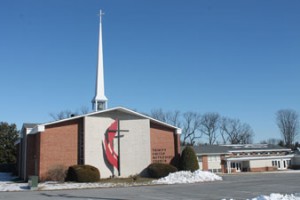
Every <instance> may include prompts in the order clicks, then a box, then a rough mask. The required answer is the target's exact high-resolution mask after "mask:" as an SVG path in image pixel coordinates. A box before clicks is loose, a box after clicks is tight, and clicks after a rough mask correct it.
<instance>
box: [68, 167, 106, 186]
mask: <svg viewBox="0 0 300 200" xmlns="http://www.w3.org/2000/svg"><path fill="white" fill-rule="evenodd" d="M99 180H100V172H99V170H98V169H97V168H96V167H93V166H91V165H73V166H70V167H69V169H68V172H67V177H66V181H74V182H80V183H83V182H85V183H90V182H98V181H99Z"/></svg>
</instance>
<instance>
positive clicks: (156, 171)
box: [147, 163, 178, 178]
mask: <svg viewBox="0 0 300 200" xmlns="http://www.w3.org/2000/svg"><path fill="white" fill-rule="evenodd" d="M147 169H148V173H149V175H150V177H151V178H162V177H165V176H168V175H169V174H170V173H173V172H177V171H178V170H177V168H176V167H174V166H173V165H170V164H163V163H153V164H150V165H149V166H148V168H147Z"/></svg>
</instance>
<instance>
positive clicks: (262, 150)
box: [228, 148, 291, 153]
mask: <svg viewBox="0 0 300 200" xmlns="http://www.w3.org/2000/svg"><path fill="white" fill-rule="evenodd" d="M228 151H229V152H231V153H238V152H264V151H266V152H268V151H291V149H268V148H266V149H249V150H246V149H244V150H228Z"/></svg>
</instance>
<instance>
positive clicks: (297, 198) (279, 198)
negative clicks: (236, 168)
mask: <svg viewBox="0 0 300 200" xmlns="http://www.w3.org/2000/svg"><path fill="white" fill-rule="evenodd" d="M252 200H300V193H299V194H291V195H287V194H286V195H283V194H277V193H273V194H270V196H263V195H262V196H259V197H256V198H253V199H252Z"/></svg>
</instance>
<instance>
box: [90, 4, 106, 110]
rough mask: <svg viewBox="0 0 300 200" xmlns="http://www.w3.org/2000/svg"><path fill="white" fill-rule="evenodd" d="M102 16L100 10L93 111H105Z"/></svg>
mask: <svg viewBox="0 0 300 200" xmlns="http://www.w3.org/2000/svg"><path fill="white" fill-rule="evenodd" d="M103 15H104V13H103V12H102V10H100V24H99V46H98V66H97V78H96V91H95V97H94V99H93V101H92V103H93V109H94V111H99V110H105V109H106V108H107V98H106V96H105V93H104V70H103V50H102V16H103Z"/></svg>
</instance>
